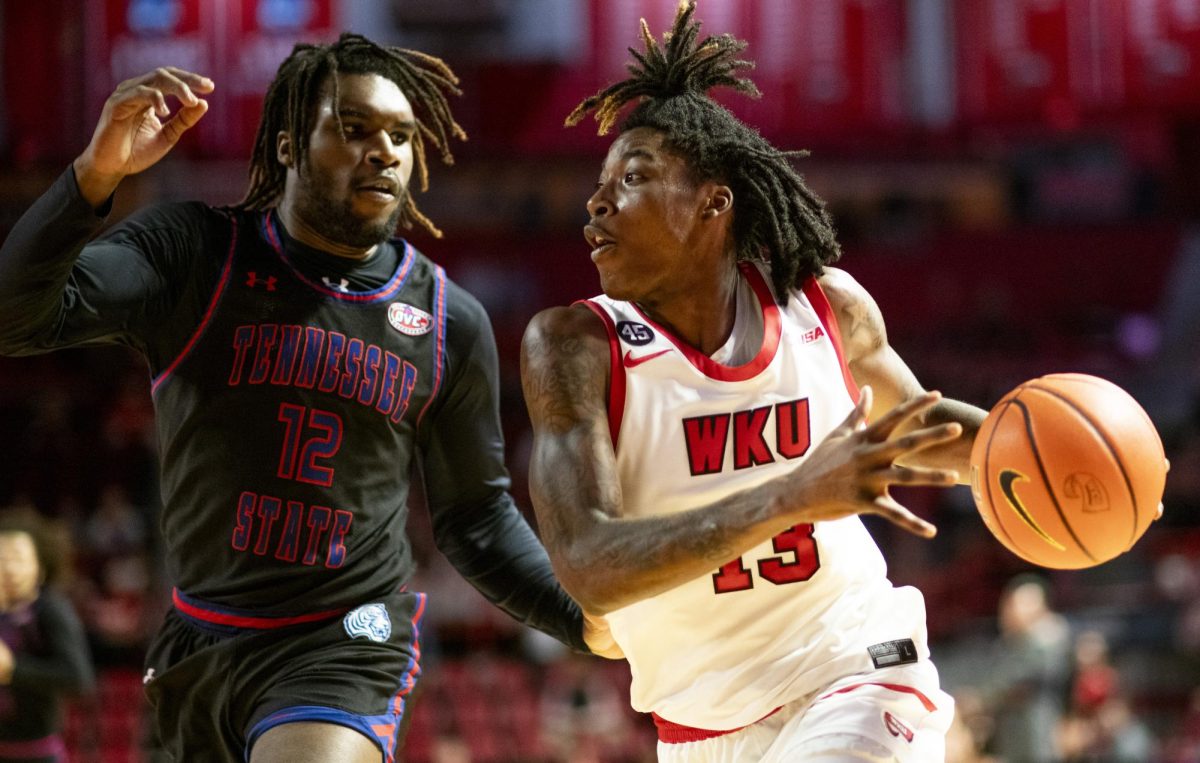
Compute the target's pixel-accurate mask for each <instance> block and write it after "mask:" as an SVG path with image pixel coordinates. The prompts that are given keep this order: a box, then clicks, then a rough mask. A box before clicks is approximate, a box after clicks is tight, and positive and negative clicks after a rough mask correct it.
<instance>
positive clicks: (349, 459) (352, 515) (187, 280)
mask: <svg viewBox="0 0 1200 763" xmlns="http://www.w3.org/2000/svg"><path fill="white" fill-rule="evenodd" d="M100 224H101V218H100V217H98V216H97V215H96V214H95V212H94V211H93V210H92V209H91V208H90V207H89V206H88V205H87V203H86V202H84V201H83V199H82V198H81V197H80V196H79V192H78V187H77V185H76V183H75V180H74V174H73V172H72V171H70V170H68V171H67V172H66V173H64V175H63V176H62V177H60V179H59V180H58V181H57V182H56V183H55V185H54V186H53V187H52V188H51V189H50V190H49V191H47V193H46V194H44V195H43V196H42V197H41V198H40V199H39V200H38V201H37V202H36V203H35V204H34V205H33V206H32V207H31V208H30V210H29V211H27V212H26V213H25V215H24V216H23V217H22V218H21V220H20V221H19V222H18V223H17V225H16V226H15V227H14V229H13V231H12V233H11V234H10V235H9V237H8V239H7V240H6V241H5V243H4V247H3V250H0V353H2V354H10V355H19V354H29V353H36V352H45V351H49V350H53V349H57V348H60V347H69V346H79V345H87V344H97V343H110V344H111V343H118V344H125V345H128V346H131V347H133V348H135V349H137V350H138V351H139V352H141V353H142V354H143V355H144V356H145V357H146V360H147V363H148V365H149V368H150V373H151V389H152V394H153V397H154V404H155V407H156V414H157V415H156V419H157V426H158V437H159V443H158V444H159V451H160V459H161V469H162V490H163V499H164V500H163V503H164V509H163V516H162V522H161V524H162V529H163V535H164V539H165V543H166V547H167V558H168V565H169V568H170V572H171V574H172V577H173V582H174V584H175V585H176V586H177V588H178V589H179V590H178V592H177V594H176V598H175V601H176V605H177V606H178V607H179V608H180V609H181V611H183V612H184V613H185V614H187V613H189V612H190V611H195V612H200V613H201V614H203V613H204V612H207V613H210V615H211V616H209V617H206V619H209V620H212V619H213V617H216V618H217V619H220V620H222V621H224V622H227V623H228V624H231V625H235V626H236V625H238V624H242V623H253V622H257V621H258V619H259V618H265V619H272V618H273V619H275V620H277V621H281V622H282V621H291V620H294V619H296V618H299V619H304V618H308V617H313V616H320V615H321V614H323V613H332V612H337V611H341V610H344V609H347V608H349V607H352V606H355V605H357V604H359V603H361V602H364V601H368V600H371V599H373V598H378V597H381V596H384V595H386V594H387V593H389V592H391V591H394V590H395V589H396V588H398V587H400V586H402V585H404V584H405V583H406V581H407V580H408V578H409V576H410V575H411V573H412V568H413V563H412V558H411V553H410V548H409V543H408V540H407V538H406V536H405V521H406V514H407V509H406V505H407V503H406V500H407V496H408V485H409V470H410V467H411V466H412V462H413V461H414V459H415V460H417V461H418V463H419V466H420V472H421V474H422V475H423V477H424V480H425V492H426V495H427V498H428V502H429V505H430V510H431V515H432V516H431V518H432V521H433V528H434V534H435V540H436V542H437V543H438V547H439V549H441V550H442V552H443V553H445V554H446V556H447V557H448V558H449V559H450V561H451V562H453V563H454V565H455V566H456V567H457V568H458V569H459V571H460V572H462V573H463V574H464V576H465V577H466V578H467V579H468V580H469V581H471V582H472V584H474V585H475V586H476V587H477V588H479V589H480V590H481V591H482V592H483V593H484V595H485V596H487V598H489V599H490V600H491V601H493V602H495V603H497V604H499V605H500V606H501V607H503V608H504V609H505V610H506V611H508V612H509V613H510V614H512V615H514V616H515V617H517V618H518V619H520V620H522V621H524V622H527V623H529V624H531V625H533V626H535V627H538V628H540V629H542V630H545V631H547V632H548V633H550V634H551V635H554V636H556V637H557V638H559V639H560V640H562V641H565V642H567V643H569V644H571V645H572V646H575V647H576V648H581V649H585V647H584V646H583V644H582V636H581V632H582V624H581V615H580V613H579V610H578V607H577V606H576V605H575V604H574V602H572V601H571V600H570V599H569V598H568V597H567V596H566V594H565V593H564V592H563V591H562V589H561V588H560V587H559V586H558V585H557V583H556V581H555V580H554V577H553V574H552V571H551V569H550V566H549V561H548V559H547V557H546V554H545V551H544V550H543V549H542V548H541V545H540V544H539V543H538V542H537V540H536V538H535V537H534V536H533V534H532V531H531V530H530V529H529V527H528V524H527V523H526V522H525V521H524V519H523V517H521V515H520V513H519V512H518V511H517V509H516V507H515V505H514V504H513V502H512V499H511V497H510V496H509V495H508V493H507V489H508V486H509V478H508V474H507V471H506V470H505V467H504V463H503V439H502V436H501V433H500V423H499V412H498V398H499V394H498V382H497V378H496V377H497V371H496V366H497V359H496V349H495V341H494V338H493V335H492V332H491V327H490V325H489V323H488V320H487V316H486V314H485V313H484V311H483V308H482V307H481V306H480V305H479V303H478V302H477V301H476V300H475V299H474V298H472V297H471V296H470V295H469V294H467V293H466V292H465V291H464V290H463V289H461V288H460V287H458V286H456V285H455V284H454V283H453V282H452V281H450V280H449V279H448V278H447V277H446V275H445V273H444V272H443V271H442V269H441V268H440V267H438V266H437V265H435V264H434V263H432V262H431V261H430V260H429V259H427V258H426V257H425V256H424V255H422V254H421V253H419V252H418V251H416V250H415V249H414V248H413V247H412V246H411V245H409V244H407V243H405V242H403V241H399V240H397V241H393V242H391V243H387V244H383V245H381V246H380V247H378V249H377V251H376V252H375V253H374V254H373V255H372V256H371V258H369V260H368V261H367V262H356V261H350V260H346V259H344V258H338V257H334V256H332V255H328V254H324V253H321V252H317V251H315V250H311V249H308V248H306V247H304V246H303V245H302V244H299V243H298V242H295V241H292V240H290V239H289V238H288V237H287V235H286V232H285V231H284V230H283V226H282V225H281V224H279V222H278V220H277V218H276V216H275V215H274V213H271V212H268V213H263V212H249V211H243V210H237V209H219V208H213V207H209V206H206V205H203V204H199V203H183V204H165V205H159V206H156V207H151V208H150V209H148V210H143V211H141V212H139V213H137V214H135V215H133V216H132V217H131V218H129V219H127V220H125V221H123V222H122V223H121V224H120V225H118V226H117V227H115V228H114V229H113V230H111V231H109V232H106V233H105V234H104V235H103V236H102V237H101V238H100V239H98V240H96V241H92V242H90V243H88V242H89V239H90V238H91V237H92V236H93V235H95V233H96V230H97V229H98V228H99V227H100ZM381 266H384V267H381ZM212 613H215V614H212Z"/></svg>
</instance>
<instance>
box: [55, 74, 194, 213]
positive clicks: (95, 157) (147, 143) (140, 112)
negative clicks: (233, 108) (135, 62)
mask: <svg viewBox="0 0 1200 763" xmlns="http://www.w3.org/2000/svg"><path fill="white" fill-rule="evenodd" d="M214 87H215V86H214V84H213V82H212V80H210V79H208V78H207V77H205V76H203V75H200V74H194V73H192V72H188V71H184V70H183V69H177V68H175V67H173V66H163V67H159V68H157V69H155V70H154V71H152V72H148V73H146V74H143V75H141V76H140V77H134V78H133V79H128V80H125V81H124V82H122V83H121V84H120V85H117V89H116V90H114V91H113V94H112V95H110V96H109V97H108V100H107V101H105V102H104V109H103V110H102V111H101V112H100V121H99V122H98V123H97V124H96V129H95V131H94V132H93V133H92V140H91V143H89V144H88V146H87V148H86V149H84V151H83V153H82V154H80V155H79V157H78V158H76V159H75V162H74V166H75V179H76V182H78V183H79V190H80V193H81V194H82V195H83V198H84V199H86V200H87V201H88V203H89V204H91V205H92V206H93V207H99V206H100V205H102V204H103V203H104V202H105V200H107V199H108V197H109V196H111V195H112V192H113V191H114V190H116V188H117V185H118V184H119V183H120V182H121V180H122V179H123V178H125V177H127V176H129V175H134V174H137V173H138V172H141V171H142V170H144V169H146V168H147V167H150V166H151V165H153V164H154V163H155V162H157V161H158V160H159V159H162V158H163V156H165V155H166V154H167V152H168V151H170V150H171V148H172V147H173V146H174V145H175V144H176V143H177V142H179V138H180V137H182V136H183V134H184V133H185V132H187V130H188V129H190V128H191V127H192V126H194V125H195V124H196V123H197V122H199V121H200V118H201V117H203V116H204V114H205V112H206V111H208V102H207V101H205V100H204V99H203V98H200V97H199V96H198V95H197V93H199V94H207V93H211V92H212V91H213V88H214ZM168 97H173V98H175V99H177V100H178V101H179V102H180V103H181V104H182V106H181V107H180V108H179V109H178V110H177V111H176V112H175V114H174V115H172V114H171V110H170V108H169V107H168V105H167V98H168Z"/></svg>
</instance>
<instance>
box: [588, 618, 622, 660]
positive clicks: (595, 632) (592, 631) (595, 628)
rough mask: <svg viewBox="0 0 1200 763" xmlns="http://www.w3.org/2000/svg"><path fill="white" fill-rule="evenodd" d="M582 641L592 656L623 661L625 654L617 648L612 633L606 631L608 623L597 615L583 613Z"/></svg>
mask: <svg viewBox="0 0 1200 763" xmlns="http://www.w3.org/2000/svg"><path fill="white" fill-rule="evenodd" d="M583 641H584V643H586V644H587V646H588V649H591V650H592V654H594V655H597V656H598V657H606V658H608V659H610V660H623V659H625V652H623V651H621V647H619V646H617V642H616V639H614V638H613V635H612V631H610V630H609V629H608V621H606V620H605V619H604V618H603V617H601V616H599V615H590V614H588V613H587V612H584V613H583Z"/></svg>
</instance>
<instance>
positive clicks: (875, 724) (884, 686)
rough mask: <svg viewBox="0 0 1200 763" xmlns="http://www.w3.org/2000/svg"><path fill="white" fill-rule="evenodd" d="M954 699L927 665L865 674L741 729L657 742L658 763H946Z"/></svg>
mask: <svg viewBox="0 0 1200 763" xmlns="http://www.w3.org/2000/svg"><path fill="white" fill-rule="evenodd" d="M953 718H954V700H953V699H952V698H951V697H950V695H949V694H947V693H945V692H944V691H942V690H941V688H940V686H939V682H938V674H937V668H935V667H934V666H933V663H931V662H929V661H928V660H922V661H921V662H917V663H913V664H912V665H901V666H899V667H894V668H883V669H881V670H875V671H872V672H870V673H859V674H856V675H852V676H846V677H845V678H843V679H841V680H839V681H836V682H835V683H833V684H831V685H829V686H828V687H826V688H825V689H823V690H822V691H819V692H817V693H815V694H812V695H809V696H807V697H803V698H801V699H799V700H796V701H795V702H790V703H788V704H787V705H784V706H783V707H782V708H780V709H779V710H778V711H777V712H775V713H772V714H771V715H769V716H767V717H766V718H764V719H762V720H761V721H758V722H757V723H752V724H750V725H749V726H746V727H745V728H743V729H739V730H737V731H734V732H731V733H729V734H723V735H721V736H716V737H712V738H710V739H704V740H701V741H697V742H684V743H680V744H669V743H666V742H662V741H660V742H659V743H658V759H659V761H660V763H750V762H751V761H754V762H755V763H792V762H794V761H798V760H803V761H814V763H817V762H818V761H822V760H826V759H828V760H829V761H838V763H842V762H843V761H864V763H866V762H868V761H869V763H943V762H944V761H945V759H946V731H947V729H949V727H950V722H951V720H953Z"/></svg>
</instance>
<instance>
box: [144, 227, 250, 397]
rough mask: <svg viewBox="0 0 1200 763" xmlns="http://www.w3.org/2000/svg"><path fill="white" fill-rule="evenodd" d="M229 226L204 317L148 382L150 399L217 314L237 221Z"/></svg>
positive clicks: (228, 267)
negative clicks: (226, 248) (218, 273)
mask: <svg viewBox="0 0 1200 763" xmlns="http://www.w3.org/2000/svg"><path fill="white" fill-rule="evenodd" d="M229 224H230V227H231V228H232V232H231V233H230V234H229V253H228V254H226V255H225V265H224V267H222V268H221V277H220V278H218V279H217V287H216V288H215V289H213V295H212V298H211V299H209V300H208V307H207V308H206V309H205V310H204V317H203V318H201V319H200V323H199V325H197V326H196V330H195V331H193V332H192V336H191V338H190V339H188V343H187V344H186V345H184V348H183V350H182V351H180V353H179V354H178V355H176V356H175V359H174V360H172V361H171V365H169V366H167V368H166V370H164V371H163V372H162V373H161V374H159V375H158V376H157V377H155V378H154V380H153V381H151V382H150V395H151V397H153V396H154V393H156V392H158V388H159V387H160V386H162V383H163V382H165V381H166V380H167V378H168V377H170V375H171V374H172V373H174V372H175V369H176V368H178V367H179V364H180V363H182V362H183V359H184V358H186V357H187V356H188V354H190V353H191V351H192V348H193V347H195V346H196V342H198V341H200V337H202V336H203V335H204V332H205V330H206V329H207V328H208V324H209V323H210V322H211V321H212V317H213V314H215V313H216V312H217V303H219V302H220V301H221V295H222V294H224V293H225V287H226V285H228V283H229V273H230V271H231V270H233V252H234V249H236V248H237V237H238V224H237V219H236V218H233V217H231V218H230V219H229Z"/></svg>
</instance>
